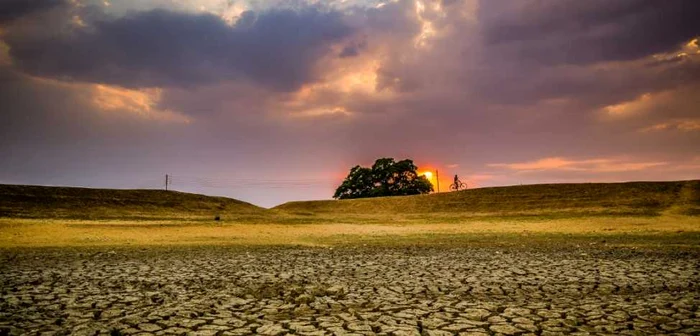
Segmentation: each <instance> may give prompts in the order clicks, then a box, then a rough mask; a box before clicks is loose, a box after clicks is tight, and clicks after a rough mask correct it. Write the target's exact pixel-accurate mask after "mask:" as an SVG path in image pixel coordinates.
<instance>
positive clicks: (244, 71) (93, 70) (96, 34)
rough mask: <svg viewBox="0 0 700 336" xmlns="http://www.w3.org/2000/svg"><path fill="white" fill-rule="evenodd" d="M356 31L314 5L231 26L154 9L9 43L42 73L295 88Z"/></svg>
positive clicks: (141, 83)
mask: <svg viewBox="0 0 700 336" xmlns="http://www.w3.org/2000/svg"><path fill="white" fill-rule="evenodd" d="M46 29H49V30H50V29H51V27H46ZM352 33H353V30H352V29H351V28H350V27H349V26H348V25H346V24H345V23H344V22H343V21H342V16H341V15H340V14H339V13H336V12H332V11H323V10H319V9H316V8H312V7H306V8H304V9H299V10H291V9H279V10H278V9H270V10H267V11H264V12H260V13H253V12H246V13H244V14H243V16H242V18H241V19H240V20H239V21H238V22H237V23H236V24H234V25H233V26H229V25H227V24H226V22H224V21H222V20H221V19H220V18H219V17H216V16H213V15H209V14H191V13H179V12H171V11H166V10H152V11H147V12H137V13H132V14H130V15H127V16H124V17H120V18H116V19H112V20H107V19H102V20H98V21H94V22H90V23H89V26H88V27H86V28H84V29H77V30H75V31H73V32H71V33H69V34H64V35H62V36H59V37H58V38H56V37H55V36H50V35H49V34H46V35H39V36H36V35H34V36H26V35H22V34H20V35H13V34H12V32H10V34H8V35H9V36H8V37H7V38H6V42H7V43H8V45H9V46H10V53H11V56H12V58H13V60H14V62H15V64H17V65H18V66H19V67H20V68H21V69H23V70H24V71H26V72H28V73H31V74H34V75H38V76H43V77H54V78H62V79H66V78H67V79H74V80H79V81H87V82H96V83H109V84H116V85H121V86H126V87H148V86H164V87H169V86H176V87H192V86H195V85H198V84H210V83H216V82H219V81H224V80H230V79H238V78H242V77H247V78H250V79H252V80H254V81H257V82H258V83H261V84H263V85H265V86H268V87H271V88H274V89H276V90H282V91H289V90H294V89H295V88H297V87H299V86H300V85H301V84H303V83H305V82H307V81H310V80H312V79H313V78H314V76H315V68H314V67H315V65H316V62H317V61H318V60H319V59H320V58H321V57H323V56H325V55H326V54H328V53H329V52H330V46H331V45H332V44H333V43H336V42H339V41H341V40H343V39H344V38H345V37H348V36H350V35H351V34H352Z"/></svg>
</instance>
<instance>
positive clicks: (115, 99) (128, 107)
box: [90, 84, 190, 123]
mask: <svg viewBox="0 0 700 336" xmlns="http://www.w3.org/2000/svg"><path fill="white" fill-rule="evenodd" d="M90 91H91V96H92V103H93V104H94V105H95V106H97V107H98V108H100V109H101V110H103V111H125V112H130V113H133V114H135V115H138V116H140V117H143V118H146V119H155V120H162V121H171V122H180V123H189V122H190V119H189V118H187V117H186V116H184V115H182V114H180V113H176V112H173V111H171V110H167V109H159V108H158V107H157V105H158V103H159V102H160V99H161V95H162V90H161V89H158V88H156V89H139V90H130V89H124V88H120V87H115V86H109V85H103V84H96V85H91V86H90Z"/></svg>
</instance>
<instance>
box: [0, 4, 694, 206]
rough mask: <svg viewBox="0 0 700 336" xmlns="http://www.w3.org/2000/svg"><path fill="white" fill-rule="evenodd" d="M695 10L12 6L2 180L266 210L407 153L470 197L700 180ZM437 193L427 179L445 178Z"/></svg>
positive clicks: (0, 144)
mask: <svg viewBox="0 0 700 336" xmlns="http://www.w3.org/2000/svg"><path fill="white" fill-rule="evenodd" d="M697 13H700V2H698V1H696V0H664V1H647V0H617V1H608V0H588V1H580V0H551V1H550V0H520V1H510V0H481V1H479V0H410V1H404V0H397V1H392V0H381V1H377V0H345V1H340V0H339V1H312V0H308V1H307V0H293V1H285V0H269V1H267V0H199V1H184V0H182V1H179V0H121V1H118V0H99V1H97V0H2V1H0V183H5V184H38V185H63V186H84V187H98V188H163V187H164V182H165V175H166V174H169V175H170V177H171V186H170V187H171V188H172V189H174V190H180V191H187V192H197V193H204V194H209V195H223V196H229V197H234V198H237V199H241V200H244V201H248V202H251V203H253V204H257V205H261V206H265V207H270V206H274V205H277V204H280V203H283V202H287V201H291V200H309V199H328V198H330V197H331V196H332V195H333V192H334V190H335V188H336V187H337V186H338V185H339V184H340V182H341V181H342V179H343V178H344V177H345V175H347V173H348V171H349V169H350V168H351V167H352V166H355V165H358V164H359V165H371V164H372V163H373V162H374V160H375V159H378V158H382V157H393V158H396V159H397V160H400V159H404V158H410V159H413V160H414V162H415V163H416V164H417V165H418V166H419V167H420V170H421V171H435V170H437V171H438V172H439V178H440V184H441V191H445V190H446V189H447V186H448V185H449V183H450V180H451V179H452V176H454V175H455V174H458V175H459V177H460V179H461V180H463V181H464V182H466V183H467V184H468V186H469V187H470V188H472V187H487V186H500V185H518V184H533V183H569V182H571V183H579V182H614V181H634V180H687V179H698V178H700V150H699V149H700V107H699V106H700V47H699V45H700V42H699V41H698V38H699V37H700V20H698V19H697ZM433 182H436V181H435V176H434V177H433Z"/></svg>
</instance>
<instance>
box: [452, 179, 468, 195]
mask: <svg viewBox="0 0 700 336" xmlns="http://www.w3.org/2000/svg"><path fill="white" fill-rule="evenodd" d="M463 189H467V185H466V184H465V183H463V182H462V181H460V180H459V178H457V175H455V183H452V184H450V190H452V191H460V190H463Z"/></svg>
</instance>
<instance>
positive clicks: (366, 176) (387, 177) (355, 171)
mask: <svg viewBox="0 0 700 336" xmlns="http://www.w3.org/2000/svg"><path fill="white" fill-rule="evenodd" d="M416 170H418V167H417V166H416V165H415V164H413V161H412V160H408V159H406V160H401V161H398V162H396V161H394V159H393V158H382V159H378V160H377V161H375V162H374V165H372V168H367V167H360V166H355V167H352V168H351V169H350V173H349V174H348V176H347V177H346V178H345V180H344V181H343V183H341V184H340V186H338V189H336V190H335V194H334V195H333V198H338V199H349V198H365V197H381V196H405V195H418V194H427V193H429V192H431V191H433V185H432V184H431V183H430V181H428V179H427V178H426V177H425V176H422V175H421V176H418V173H416Z"/></svg>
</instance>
